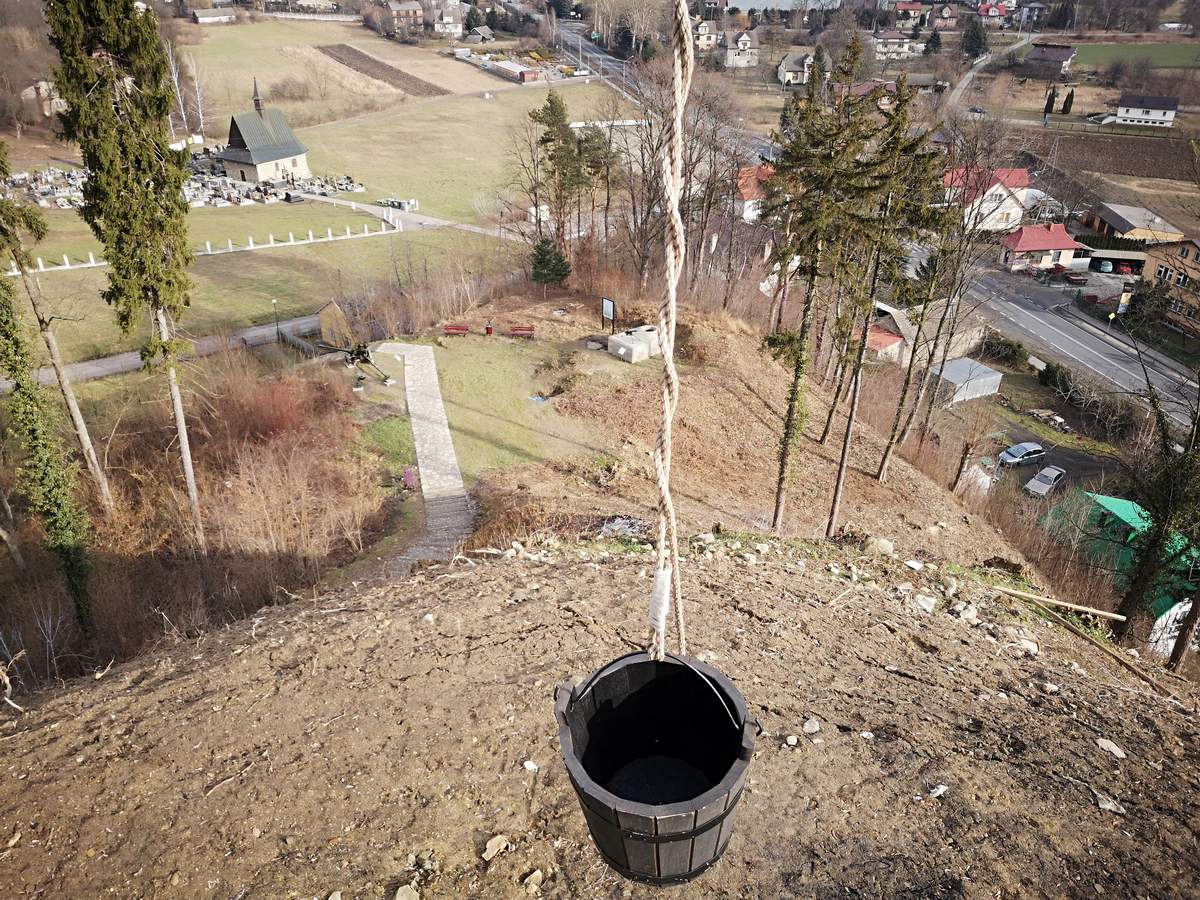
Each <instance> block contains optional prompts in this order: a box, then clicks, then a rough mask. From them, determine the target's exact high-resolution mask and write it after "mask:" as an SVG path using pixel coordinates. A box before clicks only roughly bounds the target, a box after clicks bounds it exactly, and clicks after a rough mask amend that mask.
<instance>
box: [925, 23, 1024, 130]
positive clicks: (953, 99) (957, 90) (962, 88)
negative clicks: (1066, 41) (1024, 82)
mask: <svg viewBox="0 0 1200 900" xmlns="http://www.w3.org/2000/svg"><path fill="white" fill-rule="evenodd" d="M1040 37H1041V35H1040V34H1036V33H1032V34H1027V35H1026V36H1025V37H1023V38H1022V39H1021V40H1019V41H1017V42H1016V43H1015V44H1010V45H1009V46H1007V47H1001V48H999V49H998V50H996V51H994V52H992V53H988V54H986V55H984V56H981V57H979V60H978V61H977V62H976V63H975V65H973V66H971V68H970V69H968V70H967V72H966V74H965V75H963V77H962V78H960V79H959V80H958V84H956V85H955V86H954V90H952V91H951V92H950V96H949V97H948V98H947V101H946V107H947V109H954V108H955V107H957V106H961V105H962V96H963V94H964V93H966V90H967V88H968V87H970V85H971V82H972V81H974V80H975V76H976V75H978V74H979V73H980V72H981V71H983V67H984V66H986V65H987V64H988V63H990V62H991V61H992V58H993V57H994V56H996V55H997V54H1004V55H1006V56H1007V55H1008V54H1009V53H1011V52H1012V51H1014V50H1020V49H1021V48H1022V47H1024V46H1025V45H1026V44H1028V43H1029V42H1030V41H1034V40H1037V39H1038V38H1040ZM1023 124H1026V125H1030V124H1033V123H1031V122H1023Z"/></svg>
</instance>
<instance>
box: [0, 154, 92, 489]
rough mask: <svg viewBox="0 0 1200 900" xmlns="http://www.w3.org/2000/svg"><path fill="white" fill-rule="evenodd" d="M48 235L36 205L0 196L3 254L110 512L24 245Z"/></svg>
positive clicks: (3, 167)
mask: <svg viewBox="0 0 1200 900" xmlns="http://www.w3.org/2000/svg"><path fill="white" fill-rule="evenodd" d="M9 174H10V169H9V165H8V146H7V145H6V144H4V143H3V142H0V183H2V182H5V181H7V180H8V177H9ZM45 236H46V220H45V219H44V218H42V215H41V213H39V212H38V210H37V208H36V207H33V206H26V205H24V204H20V203H17V202H16V201H15V200H11V199H9V198H7V197H0V254H7V255H8V257H9V258H10V259H11V260H12V264H13V267H14V268H15V269H16V271H17V272H18V273H20V276H21V281H22V284H24V286H25V295H26V296H27V297H28V298H29V303H30V305H31V306H32V307H33V314H34V318H35V319H36V320H37V323H38V330H39V331H40V332H41V335H42V341H43V343H45V345H46V352H47V353H49V355H50V363H51V365H52V366H53V368H54V374H55V377H56V378H57V380H58V387H59V390H60V391H61V393H62V396H63V402H64V403H66V405H67V411H68V413H69V414H70V417H71V424H72V426H73V427H74V430H75V438H76V440H77V441H78V443H79V449H80V451H81V452H82V453H83V458H84V460H85V461H86V462H87V467H88V471H89V472H90V473H91V476H92V481H93V482H94V483H95V485H96V493H97V495H98V496H99V499H100V503H101V505H102V506H103V507H104V509H105V510H106V511H108V512H111V511H112V508H113V498H112V491H111V489H110V488H109V486H108V476H106V475H105V474H104V467H103V466H101V465H100V459H99V457H98V456H97V455H96V448H95V446H94V445H93V444H92V436H91V434H90V433H89V432H88V427H87V423H86V422H85V421H84V419H83V413H82V412H81V411H80V409H79V401H78V400H77V399H76V397H75V390H74V388H72V386H71V380H70V378H69V377H68V376H67V367H66V365H65V363H64V361H63V357H62V353H61V352H60V351H59V348H58V339H57V337H56V336H55V334H54V331H53V329H52V328H51V321H52V316H51V315H50V314H49V313H48V312H47V311H46V309H45V306H44V303H43V301H42V292H41V285H40V284H38V280H37V278H36V277H35V276H34V275H32V274H31V273H30V271H29V269H30V265H31V263H32V259H31V258H30V254H29V251H28V250H27V249H26V247H25V241H26V240H30V241H33V242H35V243H36V242H37V241H40V240H42V239H43V238H44V237H45Z"/></svg>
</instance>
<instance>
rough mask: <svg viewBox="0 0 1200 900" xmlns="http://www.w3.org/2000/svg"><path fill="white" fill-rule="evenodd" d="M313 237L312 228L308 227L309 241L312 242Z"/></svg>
mask: <svg viewBox="0 0 1200 900" xmlns="http://www.w3.org/2000/svg"><path fill="white" fill-rule="evenodd" d="M312 239H313V236H312V229H311V228H310V229H308V240H309V242H310V243H311V242H312Z"/></svg>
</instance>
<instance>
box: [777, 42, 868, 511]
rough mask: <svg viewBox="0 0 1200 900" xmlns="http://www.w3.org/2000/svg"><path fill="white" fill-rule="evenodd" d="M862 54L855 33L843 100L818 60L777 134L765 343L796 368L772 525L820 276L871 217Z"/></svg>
mask: <svg viewBox="0 0 1200 900" xmlns="http://www.w3.org/2000/svg"><path fill="white" fill-rule="evenodd" d="M861 55H862V45H861V44H860V43H859V41H858V38H857V37H855V38H854V39H853V40H852V41H851V43H850V46H849V47H848V48H847V49H846V52H845V53H844V54H843V55H842V57H841V59H840V60H839V61H838V64H837V66H836V68H835V71H834V77H833V79H832V81H833V85H832V90H833V91H834V92H835V95H836V96H840V100H839V102H838V103H837V104H836V105H835V106H833V107H832V108H829V109H826V108H825V107H824V106H822V105H821V103H820V102H819V100H818V96H819V95H818V91H819V90H821V89H822V87H823V86H824V82H825V77H824V72H823V71H821V70H820V69H819V67H818V66H817V65H815V64H814V66H813V72H812V77H811V78H810V79H809V84H808V98H807V102H806V103H803V104H798V105H796V107H795V112H794V115H793V117H792V120H791V125H792V133H791V134H790V135H783V134H776V135H775V138H774V139H775V142H776V144H777V145H778V153H777V155H776V161H775V173H774V175H773V176H772V178H771V179H770V181H769V182H768V184H767V198H766V200H765V201H764V220H765V221H767V222H769V223H770V224H772V225H773V226H774V227H775V229H776V235H777V237H776V241H775V244H774V247H773V250H772V254H771V259H770V261H771V263H772V265H773V268H774V271H775V273H776V276H775V277H776V278H777V279H778V284H779V287H778V289H777V292H776V293H777V299H776V300H773V301H772V302H773V303H774V304H776V306H775V309H774V310H773V316H772V318H773V329H772V333H771V334H770V335H769V336H768V337H767V339H766V341H765V349H766V350H767V351H768V352H769V353H770V354H771V355H772V356H773V357H774V358H775V359H777V360H779V361H780V362H783V363H785V364H786V365H788V366H789V367H790V368H791V370H792V383H791V386H790V388H789V389H788V401H787V408H786V412H785V413H784V424H783V433H782V435H781V436H780V444H779V474H778V477H777V479H776V485H775V509H774V513H773V514H772V519H771V527H772V528H773V529H774V530H775V531H780V530H782V528H783V518H784V510H785V506H786V497H787V483H788V478H789V474H790V469H791V461H792V453H793V449H794V447H795V444H796V441H797V439H798V435H800V434H802V433H803V431H804V425H805V422H806V421H807V418H808V407H807V404H806V403H805V398H804V388H805V384H806V381H807V376H808V365H809V356H810V352H811V347H810V344H811V341H812V329H813V322H814V320H815V318H816V311H817V307H818V305H819V303H820V297H819V296H818V281H819V279H820V278H821V277H822V276H823V275H824V274H827V273H826V267H827V265H828V262H829V260H828V255H829V253H830V250H831V248H832V247H833V246H834V244H835V243H836V242H837V241H841V240H845V239H847V237H849V236H851V235H855V234H862V233H864V230H865V229H866V228H867V227H868V225H869V223H870V222H871V221H872V218H873V217H872V216H871V215H870V214H869V213H868V211H867V210H866V209H865V208H864V205H863V204H864V199H865V198H867V197H869V195H870V193H871V191H872V190H873V189H874V181H873V179H874V174H873V171H872V165H873V164H872V163H871V161H870V160H869V159H868V153H867V150H868V147H869V144H870V142H871V140H872V139H873V138H874V137H875V135H876V131H877V125H876V119H877V116H878V102H879V97H880V93H879V91H873V92H871V93H869V94H866V95H865V96H861V97H860V96H856V95H855V94H854V93H853V92H852V91H851V90H850V86H851V85H852V84H853V82H854V73H855V70H856V69H857V68H858V62H859V59H860V58H861ZM801 273H802V274H803V277H804V281H805V293H804V307H803V311H802V313H801V316H800V324H799V327H798V328H791V329H784V328H782V327H781V326H782V323H783V322H784V321H785V315H784V313H785V307H786V304H787V297H788V288H789V285H790V283H791V281H792V280H793V278H794V277H795V276H796V275H798V274H801Z"/></svg>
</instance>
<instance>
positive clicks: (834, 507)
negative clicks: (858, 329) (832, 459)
mask: <svg viewBox="0 0 1200 900" xmlns="http://www.w3.org/2000/svg"><path fill="white" fill-rule="evenodd" d="M875 265H876V268H877V269H878V266H879V262H878V259H877V260H876V263H875ZM870 296H871V298H874V296H875V285H874V279H872V285H871V295H870ZM872 312H873V308H868V310H867V313H866V315H864V316H863V336H862V340H861V341H859V343H858V355H857V356H856V357H855V359H854V378H853V381H852V382H851V384H852V386H851V388H850V411H849V412H848V413H847V414H846V433H845V434H844V435H843V436H842V455H841V457H840V458H839V459H838V471H837V480H836V481H835V482H834V485H833V503H832V504H830V507H829V522H828V523H827V524H826V525H825V538H826V539H827V540H831V539H832V538H833V536H834V535H835V534H837V525H838V512H839V511H840V507H841V505H842V489H843V488H844V487H845V484H846V470H847V469H848V468H849V467H850V441H851V439H852V438H853V437H854V420H855V418H856V417H857V415H858V398H859V396H860V394H861V393H862V370H863V362H864V361H865V360H866V358H867V329H868V328H870V327H871V313H872Z"/></svg>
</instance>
